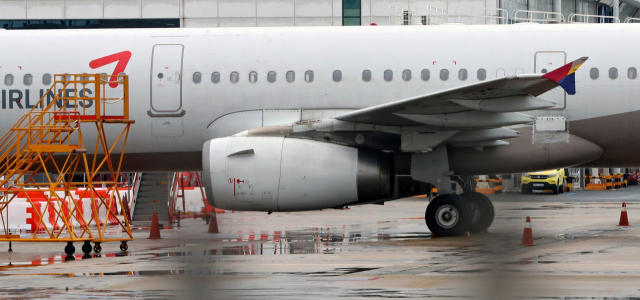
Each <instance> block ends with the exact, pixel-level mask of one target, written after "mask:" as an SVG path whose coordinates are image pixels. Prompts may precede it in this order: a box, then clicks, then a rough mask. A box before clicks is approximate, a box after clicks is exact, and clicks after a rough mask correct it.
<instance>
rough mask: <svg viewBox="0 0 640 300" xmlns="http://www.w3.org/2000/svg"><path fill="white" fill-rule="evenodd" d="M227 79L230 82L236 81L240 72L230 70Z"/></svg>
mask: <svg viewBox="0 0 640 300" xmlns="http://www.w3.org/2000/svg"><path fill="white" fill-rule="evenodd" d="M229 79H230V80H231V83H237V82H238V81H239V80H240V74H238V72H231V76H230V78H229Z"/></svg>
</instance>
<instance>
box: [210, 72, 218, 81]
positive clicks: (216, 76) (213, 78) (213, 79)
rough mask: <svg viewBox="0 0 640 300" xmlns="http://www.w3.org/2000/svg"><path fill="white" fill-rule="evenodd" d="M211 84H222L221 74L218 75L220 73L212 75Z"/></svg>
mask: <svg viewBox="0 0 640 300" xmlns="http://www.w3.org/2000/svg"><path fill="white" fill-rule="evenodd" d="M211 82H213V83H218V82H220V73H218V72H213V73H211Z"/></svg>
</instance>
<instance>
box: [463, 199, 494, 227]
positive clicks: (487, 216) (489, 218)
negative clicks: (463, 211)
mask: <svg viewBox="0 0 640 300" xmlns="http://www.w3.org/2000/svg"><path fill="white" fill-rule="evenodd" d="M460 196H461V197H462V198H464V199H465V200H467V204H468V205H469V208H470V209H471V212H472V213H473V216H472V218H471V225H470V226H469V232H482V231H484V230H486V229H487V228H489V226H491V224H492V223H493V217H494V215H495V211H494V209H493V203H491V200H489V197H487V196H485V195H483V194H481V193H478V192H465V193H463V194H462V195H460Z"/></svg>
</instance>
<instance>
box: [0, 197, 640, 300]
mask: <svg viewBox="0 0 640 300" xmlns="http://www.w3.org/2000/svg"><path fill="white" fill-rule="evenodd" d="M614 193H617V192H614ZM634 193H637V194H639V195H640V188H639V189H635V190H633V189H631V190H628V192H627V194H612V195H613V196H608V198H614V199H615V198H616V197H618V198H621V197H627V198H624V199H625V201H628V198H629V196H630V195H635V194H634ZM594 195H597V194H594V193H584V194H582V193H580V192H578V193H576V194H574V195H564V196H562V197H561V198H557V199H558V200H557V201H555V202H553V201H552V200H553V199H554V198H553V196H543V197H539V198H543V201H542V202H534V199H536V198H535V197H538V196H541V195H531V196H521V195H495V196H493V198H492V199H493V200H494V203H495V205H496V217H495V220H494V225H493V226H492V227H491V228H490V230H489V233H485V234H471V236H468V237H467V236H465V237H460V238H432V237H431V233H430V232H429V231H428V228H427V227H426V226H425V225H424V217H423V212H424V208H425V207H426V205H427V202H426V201H425V200H424V199H408V200H403V201H397V202H392V203H389V204H385V206H384V207H380V206H361V207H352V208H351V209H350V210H348V211H343V210H325V211H316V212H305V213H274V214H272V215H267V214H264V213H252V212H245V213H240V212H237V213H229V214H223V215H219V216H218V223H219V228H220V230H221V231H222V233H220V234H214V235H212V234H207V233H206V225H205V224H204V222H202V221H201V220H184V221H183V223H182V227H181V228H180V229H177V228H176V229H167V230H163V231H162V236H163V240H156V241H152V240H147V239H146V237H147V236H148V231H142V230H139V231H136V233H135V234H136V240H135V241H134V242H131V243H130V247H129V251H127V252H120V251H118V249H117V246H113V247H112V248H105V250H104V251H103V253H102V254H101V255H96V254H91V255H89V256H87V255H84V256H83V255H74V256H72V257H66V256H64V255H60V254H59V253H58V252H55V251H54V252H48V251H46V249H44V250H43V249H42V248H37V247H36V246H34V247H33V248H31V249H32V252H33V254H30V253H29V250H28V249H29V248H28V247H29V246H20V247H19V248H17V249H20V250H18V251H16V253H12V254H6V253H2V252H0V258H1V260H0V278H2V279H0V299H4V298H54V299H72V298H98V299H103V298H105V299H106V298H113V299H121V298H125V299H126V298H158V299H166V298H176V297H178V298H185V299H200V298H206V299H217V298H220V299H274V298H275V299H278V300H281V299H303V298H305V299H306V298H319V299H320V298H321V299H335V298H354V299H355V298H364V297H371V298H416V299H423V298H453V299H457V298H464V299H468V298H473V299H514V298H525V299H531V298H539V299H587V298H589V299H603V298H604V297H619V298H622V297H626V296H629V295H635V294H638V293H640V291H639V290H638V287H637V284H636V283H637V282H640V258H636V255H635V253H637V252H638V250H640V249H639V248H640V243H639V242H640V230H637V229H635V228H634V227H625V228H622V227H617V226H616V225H617V222H618V217H619V212H620V205H619V203H618V202H616V201H615V200H611V199H608V198H607V199H603V200H602V201H596V200H593V199H595V198H594V197H596V196H594ZM571 197H573V198H571ZM634 197H635V196H634ZM569 199H575V200H576V201H575V202H574V201H570V200H569ZM638 199H640V196H639V197H638ZM637 204H638V203H633V202H632V203H630V204H629V217H630V222H631V223H632V225H636V224H638V223H640V211H638V212H637V213H636V211H635V209H636V208H638V205H637ZM528 215H529V216H530V217H531V220H532V228H533V233H534V243H535V244H536V246H535V247H520V246H519V244H520V241H521V238H522V230H523V228H524V220H525V218H526V216H528ZM105 247H106V246H105ZM36 250H37V251H36ZM18 275H20V276H18ZM34 279H35V280H34ZM609 286H611V287H613V286H615V287H616V288H615V289H613V288H609ZM203 295H206V296H203ZM628 299H631V298H628Z"/></svg>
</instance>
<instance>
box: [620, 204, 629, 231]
mask: <svg viewBox="0 0 640 300" xmlns="http://www.w3.org/2000/svg"><path fill="white" fill-rule="evenodd" d="M618 226H630V225H629V218H628V217H627V203H626V202H622V211H621V212H620V224H618Z"/></svg>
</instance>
